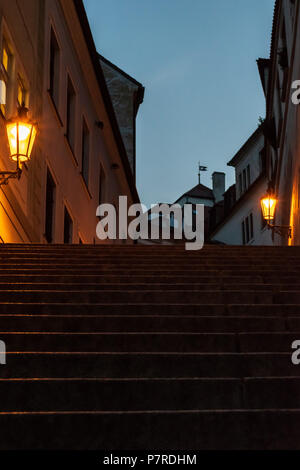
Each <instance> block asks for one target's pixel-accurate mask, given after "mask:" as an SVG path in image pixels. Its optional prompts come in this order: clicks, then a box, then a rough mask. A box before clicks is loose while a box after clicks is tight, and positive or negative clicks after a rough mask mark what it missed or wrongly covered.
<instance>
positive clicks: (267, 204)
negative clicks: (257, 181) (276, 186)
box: [260, 193, 292, 238]
mask: <svg viewBox="0 0 300 470" xmlns="http://www.w3.org/2000/svg"><path fill="white" fill-rule="evenodd" d="M277 202H278V200H277V198H276V197H275V196H274V195H273V194H271V193H269V194H267V195H266V196H264V197H262V198H261V200H260V203H261V210H262V214H263V218H264V219H265V221H266V222H267V226H268V229H271V230H272V232H273V233H277V234H278V235H280V236H285V235H287V236H288V238H292V227H291V226H290V225H275V224H273V223H272V222H273V221H274V219H275V210H276V206H277Z"/></svg>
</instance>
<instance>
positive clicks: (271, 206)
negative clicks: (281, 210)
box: [260, 195, 277, 222]
mask: <svg viewBox="0 0 300 470" xmlns="http://www.w3.org/2000/svg"><path fill="white" fill-rule="evenodd" d="M260 202H261V210H262V213H263V217H264V219H265V220H266V221H267V222H270V221H272V220H274V217H275V209H276V205H277V199H276V198H275V197H274V196H271V195H267V196H265V197H263V198H262V199H261V200H260Z"/></svg>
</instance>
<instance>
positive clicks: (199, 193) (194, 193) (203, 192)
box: [176, 183, 215, 202]
mask: <svg viewBox="0 0 300 470" xmlns="http://www.w3.org/2000/svg"><path fill="white" fill-rule="evenodd" d="M183 197H195V198H200V199H212V200H214V199H215V197H214V193H213V190H212V189H210V188H208V187H207V186H204V184H201V183H200V184H197V186H195V187H194V188H192V189H190V190H189V191H187V192H186V193H184V194H183V195H182V196H181V197H180V198H178V199H177V201H179V200H180V199H182V198H183ZM177 201H176V202H177Z"/></svg>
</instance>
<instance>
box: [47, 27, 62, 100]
mask: <svg viewBox="0 0 300 470" xmlns="http://www.w3.org/2000/svg"><path fill="white" fill-rule="evenodd" d="M59 62H60V50H59V46H58V43H57V40H56V37H55V34H54V32H53V30H52V29H51V39H50V89H49V92H50V95H51V97H52V99H53V102H54V104H55V106H56V107H58V100H59V70H60V65H59Z"/></svg>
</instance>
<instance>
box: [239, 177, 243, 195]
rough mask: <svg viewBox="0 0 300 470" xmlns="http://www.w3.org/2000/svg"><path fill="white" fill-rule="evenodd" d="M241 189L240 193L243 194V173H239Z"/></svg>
mask: <svg viewBox="0 0 300 470" xmlns="http://www.w3.org/2000/svg"><path fill="white" fill-rule="evenodd" d="M239 189H240V194H242V193H243V180H242V173H240V174H239Z"/></svg>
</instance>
